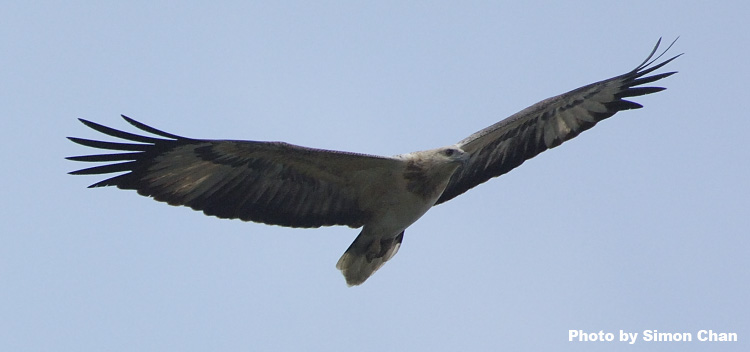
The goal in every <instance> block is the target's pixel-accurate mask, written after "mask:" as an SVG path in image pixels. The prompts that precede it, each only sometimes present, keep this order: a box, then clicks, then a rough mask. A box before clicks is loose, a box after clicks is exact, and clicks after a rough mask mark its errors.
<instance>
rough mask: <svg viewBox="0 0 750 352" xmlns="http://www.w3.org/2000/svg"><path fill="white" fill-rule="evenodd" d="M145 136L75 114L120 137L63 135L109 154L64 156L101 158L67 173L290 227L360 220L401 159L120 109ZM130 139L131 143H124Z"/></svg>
mask: <svg viewBox="0 0 750 352" xmlns="http://www.w3.org/2000/svg"><path fill="white" fill-rule="evenodd" d="M123 118H124V119H125V120H127V121H128V122H129V123H130V124H132V125H134V126H135V127H137V128H139V129H141V130H143V131H145V132H148V133H151V134H154V135H156V137H154V136H144V135H138V134H133V133H129V132H124V131H120V130H116V129H114V128H110V127H106V126H102V125H99V124H97V123H93V122H90V121H86V120H83V119H81V122H83V123H84V124H85V125H86V126H88V127H91V128H93V129H95V130H97V131H99V132H101V133H104V134H107V135H110V136H113V137H117V138H121V139H124V140H126V141H129V142H127V143H119V142H104V141H97V140H89V139H82V138H73V137H71V138H70V140H72V141H73V142H76V143H78V144H82V145H85V146H88V147H93V148H99V149H105V150H114V151H116V152H115V153H112V154H99V155H84V156H74V157H69V158H68V159H70V160H75V161H84V162H106V163H107V164H105V165H101V166H94V167H90V168H87V169H82V170H78V171H73V172H71V174H74V175H95V174H109V173H117V172H124V173H123V174H121V175H118V176H114V177H111V178H108V179H106V180H104V181H100V182H97V183H95V184H93V185H91V187H101V186H116V187H118V188H122V189H134V190H137V191H138V193H139V194H141V195H144V196H151V197H154V199H156V200H158V201H162V202H167V203H169V204H171V205H185V206H189V207H191V208H193V209H195V210H201V211H203V212H204V213H205V214H206V215H213V216H217V217H220V218H230V219H237V218H238V219H242V220H245V221H247V220H251V221H256V222H262V223H266V224H273V225H282V226H290V227H320V226H330V225H347V226H350V227H360V226H362V225H364V224H365V223H366V222H367V221H368V220H369V219H370V217H371V216H372V213H373V207H374V206H377V204H376V205H373V204H370V200H371V199H372V198H375V197H373V195H374V194H379V193H382V192H383V189H382V188H377V187H378V185H381V184H382V182H378V181H381V180H383V179H385V178H387V176H388V175H391V174H393V170H397V169H399V168H400V167H402V163H403V161H401V160H398V159H395V158H386V157H379V156H374V155H365V154H356V153H347V152H338V151H331V150H322V149H314V148H305V147H300V146H296V145H292V144H288V143H282V142H256V141H231V140H207V139H192V138H185V137H181V136H177V135H174V134H170V133H166V132H163V131H160V130H157V129H155V128H153V127H150V126H147V125H144V124H142V123H140V122H138V121H135V120H133V119H130V118H128V117H126V116H123ZM131 142H136V143H131Z"/></svg>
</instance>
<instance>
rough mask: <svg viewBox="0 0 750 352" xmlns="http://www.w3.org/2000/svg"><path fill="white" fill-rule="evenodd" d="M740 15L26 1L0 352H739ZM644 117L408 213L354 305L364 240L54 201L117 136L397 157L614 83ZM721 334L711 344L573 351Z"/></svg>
mask: <svg viewBox="0 0 750 352" xmlns="http://www.w3.org/2000/svg"><path fill="white" fill-rule="evenodd" d="M748 6H750V5H748V3H747V2H746V1H723V2H713V3H709V2H691V1H652V0H650V1H627V2H604V1H567V2H557V3H554V2H546V1H545V2H538V1H525V2H489V1H461V2H441V1H432V2H410V1H377V2H348V1H320V2H315V3H311V2H301V1H299V2H294V1H292V2H287V1H266V2H252V1H237V2H214V3H213V4H208V2H205V3H203V2H201V3H196V2H182V1H180V2H178V1H173V2H160V1H156V2H155V1H131V2H114V1H112V2H105V1H97V2H93V1H92V2H81V1H68V2H57V1H54V2H46V1H34V2H31V1H10V2H5V3H4V5H3V10H2V13H0V116H2V121H3V123H2V128H1V129H0V136H1V137H2V141H3V147H2V148H0V155H2V159H0V160H2V165H3V167H2V170H3V172H2V173H1V174H0V181H2V184H3V187H2V188H0V195H1V198H0V199H2V204H1V205H0V207H2V208H1V209H2V211H0V234H1V235H0V236H1V237H0V239H1V240H2V244H1V245H0V280H1V281H0V282H1V285H0V350H3V351H64V350H68V351H168V350H172V351H221V350H224V351H241V350H256V351H270V350H278V351H303V350H311V351H312V350H325V351H384V350H391V351H399V350H403V351H407V350H408V351H428V350H429V351H456V350H462V351H490V350H493V351H496V350H509V351H518V350H548V351H551V350H555V351H568V350H571V351H573V350H575V351H587V350H591V351H593V350H597V351H598V350H602V349H603V348H605V347H606V349H608V350H613V351H617V350H624V351H652V350H680V351H708V350H712V351H718V350H726V351H730V350H733V351H740V350H743V351H746V350H748V348H750V344H749V343H748V340H750V303H748V298H747V296H748V291H749V290H748V283H749V282H750V274H748V266H749V265H750V259H749V258H750V255H748V254H750V240H748V231H749V230H748V229H749V228H750V200H748V198H749V197H750V170H748V160H749V159H750V148H748V146H747V144H746V141H747V131H748V130H749V129H750V122H748V121H750V116H748V109H747V107H746V106H745V99H747V94H746V90H747V79H748V78H749V77H750V69H748V58H749V57H750V51H749V49H750V45H749V44H750V42H749V41H748V38H747V35H748V33H750V25H749V24H748V20H747V19H748V17H749V16H750V9H749V8H748ZM661 36H663V37H664V38H665V40H666V41H671V40H673V39H674V38H675V37H677V36H680V39H679V41H678V42H677V43H676V44H675V46H674V47H673V49H672V50H671V53H672V54H678V53H681V52H684V53H685V55H684V56H682V57H680V58H679V59H678V60H676V61H674V62H672V63H670V64H669V65H668V66H667V67H666V68H665V69H664V70H662V71H661V72H666V71H670V70H677V71H679V72H680V73H679V74H677V75H674V76H672V77H669V78H668V79H666V80H663V81H660V82H659V85H661V86H666V87H668V88H669V89H667V90H666V91H664V92H661V93H658V94H654V95H649V96H645V97H639V98H636V101H638V102H639V103H641V104H643V105H645V108H644V109H640V110H636V111H628V112H623V113H619V114H617V115H615V116H614V117H613V118H611V119H609V120H606V121H604V122H602V123H601V124H599V125H597V126H596V127H595V128H594V129H592V130H591V131H588V132H585V133H583V134H582V135H580V136H579V137H577V138H576V139H574V140H572V141H570V142H567V143H565V144H564V145H562V146H561V147H559V148H556V149H554V150H551V151H548V152H545V153H543V154H541V155H540V156H538V157H536V158H534V159H532V160H530V161H528V162H527V163H525V164H524V165H523V166H522V167H520V168H518V169H516V170H513V171H512V172H511V173H509V174H507V175H504V176H503V177H501V178H499V179H494V180H492V181H490V182H488V183H486V184H483V185H481V186H479V187H477V188H475V189H473V190H472V191H469V192H468V193H466V194H464V195H462V196H460V197H458V198H456V199H454V200H452V201H450V202H448V203H446V204H444V205H440V206H438V207H436V208H434V209H432V210H431V211H430V212H428V213H427V214H426V215H425V216H424V217H423V218H421V219H420V220H419V221H418V222H417V223H415V224H414V225H412V226H411V227H410V228H408V229H407V231H406V236H405V239H404V243H403V246H402V247H401V250H400V252H399V254H398V255H397V256H396V257H394V259H393V260H391V261H390V262H388V263H387V264H386V265H385V266H384V267H383V268H382V269H381V270H380V271H378V272H377V273H376V274H375V275H374V276H373V277H371V278H370V279H369V280H368V281H367V282H366V283H365V284H364V285H362V286H360V287H354V288H348V287H347V286H346V284H345V283H344V279H343V277H342V276H341V274H340V273H339V271H338V270H336V269H335V263H336V261H337V260H338V258H339V256H340V255H341V254H342V253H343V252H344V250H346V248H347V247H348V246H349V244H350V243H351V241H352V240H353V239H354V238H355V236H356V235H357V234H358V230H355V229H349V228H345V227H332V228H321V229H309V230H303V229H286V228H281V227H278V226H267V225H262V224H255V223H243V222H241V221H236V220H235V221H229V220H218V219H216V218H212V217H207V216H204V215H202V214H201V213H199V212H195V211H191V210H190V209H188V208H184V207H170V206H167V205H165V204H162V203H158V202H155V201H152V200H149V199H147V198H144V197H140V196H138V195H136V193H135V192H132V191H131V192H125V191H121V190H117V189H114V188H107V189H93V190H91V189H86V186H88V185H89V184H91V183H94V182H96V181H98V180H100V179H101V178H100V177H88V176H75V177H74V176H69V175H67V174H66V173H67V172H69V171H72V170H75V169H78V168H81V167H83V166H85V165H83V164H81V163H75V162H71V161H66V160H64V157H65V156H72V155H81V154H87V153H91V151H92V150H90V149H88V148H85V147H82V146H79V145H75V144H73V143H71V142H69V141H68V140H67V139H65V137H66V136H77V137H84V138H99V137H100V135H99V134H98V133H97V132H95V131H93V130H90V129H88V128H86V127H85V126H83V125H81V124H80V123H79V122H78V121H77V120H76V118H79V117H82V118H86V119H90V120H93V121H96V122H99V123H103V124H105V125H108V126H112V127H115V128H122V129H126V130H129V131H132V130H133V129H132V128H131V127H130V126H129V125H128V124H127V123H125V122H124V121H123V120H122V119H120V117H119V114H126V115H128V116H131V117H133V118H135V119H137V120H140V121H142V122H145V123H147V124H150V125H152V126H155V127H157V128H159V129H163V130H166V131H168V132H172V133H175V134H179V135H184V136H188V137H196V138H217V139H253V140H283V141H287V142H290V143H294V144H299V145H304V146H311V147H319V148H328V149H336V150H347V151H356V152H362V153H370V154H379V155H393V154H400V153H406V152H411V151H416V150H424V149H430V148H434V147H439V146H443V145H449V144H453V143H455V142H457V141H459V140H461V139H463V138H464V137H466V136H468V135H469V134H471V133H473V132H475V131H477V130H480V129H482V128H484V127H486V126H488V125H490V124H493V123H495V122H496V121H498V120H500V119H502V118H505V117H506V116H509V115H511V114H513V113H515V112H517V111H519V110H521V109H523V108H525V107H526V106H528V105H531V104H533V103H535V102H537V101H539V100H542V99H544V98H547V97H550V96H553V95H557V94H560V93H563V92H566V91H568V90H571V89H574V88H576V87H579V86H582V85H585V84H588V83H592V82H595V81H598V80H601V79H605V78H609V77H611V76H615V75H618V74H621V73H624V72H627V71H629V70H630V69H632V68H633V67H635V66H636V65H637V64H638V63H640V62H641V61H642V60H643V59H644V58H645V57H646V55H647V54H648V53H649V52H650V50H651V48H652V47H653V45H654V43H655V42H656V40H657V39H658V38H659V37H661ZM570 329H582V330H584V331H586V332H598V331H600V330H603V331H605V332H613V333H616V334H617V333H618V332H619V330H620V329H622V330H625V331H628V332H638V333H639V334H640V333H642V332H643V330H658V331H660V332H690V333H693V335H694V337H695V335H696V333H697V331H698V330H701V329H712V330H714V331H719V332H735V333H738V334H739V338H740V342H736V343H725V344H714V343H708V342H697V341H693V342H690V343H668V342H661V343H657V342H644V341H642V340H639V341H638V342H636V344H635V345H626V344H624V343H620V342H610V343H593V342H589V343H583V342H568V330H570Z"/></svg>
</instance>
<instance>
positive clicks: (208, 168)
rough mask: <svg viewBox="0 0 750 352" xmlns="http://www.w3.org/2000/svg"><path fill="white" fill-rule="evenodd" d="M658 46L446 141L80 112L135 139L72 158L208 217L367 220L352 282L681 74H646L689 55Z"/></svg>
mask: <svg viewBox="0 0 750 352" xmlns="http://www.w3.org/2000/svg"><path fill="white" fill-rule="evenodd" d="M660 43H661V39H660V40H659V41H658V42H657V43H656V46H654V49H653V50H652V51H651V53H650V54H649V56H648V57H647V58H646V60H644V61H643V62H642V63H641V64H640V65H638V66H637V67H636V68H635V69H633V70H632V71H630V72H627V73H625V74H622V75H619V76H616V77H613V78H610V79H606V80H603V81H600V82H596V83H593V84H589V85H587V86H583V87H581V88H578V89H575V90H572V91H570V92H567V93H565V94H561V95H558V96H555V97H552V98H549V99H546V100H543V101H541V102H539V103H537V104H534V105H532V106H530V107H528V108H526V109H524V110H522V111H521V112H519V113H517V114H515V115H512V116H510V117H508V118H506V119H504V120H502V121H500V122H497V123H495V124H494V125H492V126H489V127H487V128H485V129H483V130H481V131H479V132H476V133H474V134H472V135H471V136H469V137H467V138H465V139H463V140H461V141H460V142H458V143H456V144H454V145H450V146H447V147H442V148H437V149H431V150H425V151H418V152H413V153H407V154H401V155H396V156H391V157H384V156H374V155H365V154H358V153H350V152H341V151H332V150H322V149H314V148H307V147H301V146H296V145H292V144H288V143H284V142H258V141H238V140H210V139H193V138H187V137H182V136H178V135H175V134H171V133H167V132H164V131H160V130H158V129H155V128H153V127H150V126H147V125H145V124H143V123H140V122H138V121H135V120H133V119H131V118H129V117H126V116H122V117H123V118H124V119H125V120H126V121H127V122H129V123H130V124H131V125H133V126H135V127H136V128H138V129H140V130H142V131H144V132H146V133H148V134H151V135H142V134H133V133H129V132H124V131H120V130H116V129H113V128H110V127H106V126H103V125H100V124H97V123H94V122H91V121H87V120H84V119H80V121H81V122H82V123H83V124H84V125H86V126H88V127H90V128H92V129H94V130H96V131H98V132H101V133H103V134H106V135H109V136H112V137H116V138H120V139H123V140H126V141H129V142H105V141H97V140H90V139H82V138H75V137H69V139H70V140H71V141H73V142H75V143H78V144H81V145H84V146H87V147H92V148H99V149H105V150H114V151H116V152H115V153H111V154H97V155H85V156H73V157H68V158H67V159H69V160H75V161H83V162H105V163H106V164H104V165H99V166H94V167H90V168H85V169H82V170H77V171H73V172H71V174H73V175H93V174H110V173H121V174H119V175H116V176H114V177H111V178H108V179H106V180H103V181H100V182H97V183H95V184H93V185H91V186H89V187H103V186H116V187H118V188H121V189H132V190H136V191H137V192H138V194H140V195H143V196H149V197H153V198H154V199H156V200H157V201H160V202H166V203H168V204H170V205H184V206H188V207H191V208H193V209H195V210H200V211H203V213H205V214H206V215H213V216H216V217H219V218H226V219H240V220H244V221H255V222H261V223H265V224H273V225H281V226H289V227H304V228H311V227H321V226H333V225H346V226H349V227H352V228H360V227H361V228H362V230H361V232H360V233H359V236H357V238H356V239H355V240H354V242H353V243H352V244H351V245H350V246H349V248H348V249H347V250H346V252H344V254H343V255H342V256H341V258H340V259H339V261H338V263H337V264H336V268H338V269H339V270H341V272H342V274H343V275H344V278H345V279H346V283H347V284H348V285H350V286H352V285H359V284H361V283H363V282H364V281H365V280H367V278H369V277H370V276H371V275H372V274H373V273H374V272H375V271H376V270H378V269H379V268H380V267H381V266H382V265H383V264H385V262H387V261H388V260H390V259H391V258H393V256H394V255H395V254H396V252H398V249H399V247H400V246H401V241H402V240H403V238H404V230H405V229H406V228H407V227H409V225H411V224H412V223H414V222H415V221H417V219H419V218H420V217H421V216H422V215H424V214H425V213H426V212H427V211H428V210H429V209H430V208H432V207H433V206H435V205H437V204H441V203H444V202H446V201H449V200H451V199H453V198H454V197H456V196H458V195H460V194H462V193H464V192H466V191H467V190H469V189H471V188H473V187H475V186H477V185H479V184H481V183H483V182H485V181H487V180H489V179H491V178H493V177H497V176H500V175H502V174H504V173H506V172H508V171H510V170H512V169H513V168H515V167H517V166H519V165H521V164H522V163H523V162H524V161H525V160H527V159H530V158H533V157H534V156H536V155H537V154H539V153H541V152H543V151H545V150H547V149H551V148H554V147H556V146H558V145H560V144H561V143H563V142H565V141H567V140H569V139H571V138H573V137H575V136H577V135H578V134H579V133H581V132H583V131H585V130H588V129H589V128H591V127H593V126H594V125H596V123H597V122H599V121H601V120H604V119H606V118H608V117H610V116H612V115H614V114H615V113H616V112H618V111H621V110H630V109H638V108H641V107H642V106H641V105H640V104H638V103H635V102H632V101H629V100H626V99H625V98H628V97H635V96H640V95H645V94H651V93H655V92H659V91H661V90H664V89H665V88H661V87H648V86H647V87H644V86H643V85H645V84H648V83H652V82H655V81H658V80H660V79H662V78H665V77H668V76H670V75H672V74H674V73H675V72H667V73H659V74H653V75H649V74H650V73H652V72H654V71H655V70H657V69H659V68H661V67H662V66H664V65H666V64H667V63H669V62H670V61H672V60H674V59H675V58H677V57H678V56H680V55H677V56H674V57H672V58H670V59H667V60H664V61H662V62H661V63H656V62H657V61H658V60H659V59H660V58H661V57H662V56H663V55H664V54H665V53H666V52H667V51H668V50H669V48H670V47H671V46H672V45H671V44H670V45H669V47H667V49H665V50H664V51H663V52H662V53H661V54H660V55H658V56H656V57H655V58H654V55H655V54H656V52H657V50H658V48H659V44H660ZM672 44H674V42H672ZM123 172H124V173H123Z"/></svg>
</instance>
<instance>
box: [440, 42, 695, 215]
mask: <svg viewBox="0 0 750 352" xmlns="http://www.w3.org/2000/svg"><path fill="white" fill-rule="evenodd" d="M660 43H661V39H659V42H657V43H656V46H655V47H654V49H653V51H652V52H651V54H649V56H648V57H647V58H646V60H644V61H643V63H641V64H640V65H638V67H636V68H635V69H633V70H632V71H630V72H628V73H626V74H623V75H620V76H617V77H613V78H610V79H607V80H604V81H600V82H597V83H593V84H589V85H587V86H584V87H581V88H578V89H575V90H572V91H570V92H568V93H565V94H562V95H558V96H556V97H552V98H549V99H546V100H543V101H541V102H539V103H536V104H534V105H532V106H530V107H528V108H526V109H524V110H523V111H521V112H519V113H516V114H515V115H513V116H510V117H508V118H506V119H504V120H502V121H500V122H498V123H496V124H494V125H492V126H489V127H487V128H485V129H483V130H481V131H479V132H477V133H474V134H473V135H471V136H469V137H468V138H466V139H464V140H462V141H461V142H459V143H458V144H457V146H458V147H460V148H461V149H463V150H464V152H467V153H469V154H470V157H469V160H468V161H467V163H466V164H465V165H464V166H463V167H462V168H460V169H459V170H457V171H456V173H455V174H453V177H452V178H451V180H450V183H449V184H448V186H447V187H446V189H445V191H444V192H443V194H442V195H441V196H440V199H438V201H437V203H436V204H440V203H443V202H446V201H448V200H450V199H453V198H454V197H456V196H458V195H459V194H461V193H464V192H466V191H467V190H469V189H471V188H473V187H474V186H477V185H479V184H481V183H483V182H485V181H487V180H489V179H491V178H493V177H497V176H500V175H502V174H504V173H507V172H508V171H510V170H512V169H514V168H515V167H517V166H519V165H521V164H522V163H523V162H524V161H526V160H528V159H531V158H533V157H534V156H536V155H537V154H539V153H541V152H543V151H545V150H547V149H551V148H554V147H556V146H558V145H560V144H561V143H563V142H565V141H567V140H569V139H571V138H573V137H575V136H577V135H578V134H579V133H581V132H583V131H585V130H587V129H589V128H591V127H594V125H596V123H597V122H599V121H601V120H604V119H606V118H608V117H610V116H612V115H614V114H615V113H616V112H618V111H622V110H629V109H638V108H641V107H642V105H640V104H638V103H634V102H632V101H629V100H625V99H623V98H627V97H634V96H640V95H645V94H650V93H655V92H659V91H661V90H664V89H665V88H661V87H638V86H641V85H643V84H647V83H651V82H654V81H658V80H660V79H662V78H665V77H669V76H671V75H673V74H675V73H676V72H667V73H661V74H656V75H652V76H646V75H647V74H649V73H651V72H653V71H655V70H657V69H659V68H661V67H662V66H664V65H666V64H667V63H669V62H670V61H672V60H674V59H676V58H677V57H678V56H680V55H677V56H674V57H672V58H670V59H668V60H665V61H664V62H661V63H659V64H656V65H654V66H652V64H654V62H655V61H657V60H658V59H659V58H660V57H661V56H662V55H664V53H666V51H667V50H669V48H671V47H672V44H674V42H672V44H670V45H669V47H667V49H665V50H664V52H662V53H661V54H660V55H659V56H657V57H656V58H654V59H653V60H651V59H652V57H653V56H654V54H655V53H656V50H657V49H658V48H659V44H660ZM644 76H645V77H644Z"/></svg>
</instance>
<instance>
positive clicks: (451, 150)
mask: <svg viewBox="0 0 750 352" xmlns="http://www.w3.org/2000/svg"><path fill="white" fill-rule="evenodd" d="M455 152H456V151H455V150H453V149H446V150H445V152H444V153H445V156H453V154H454V153H455Z"/></svg>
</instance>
